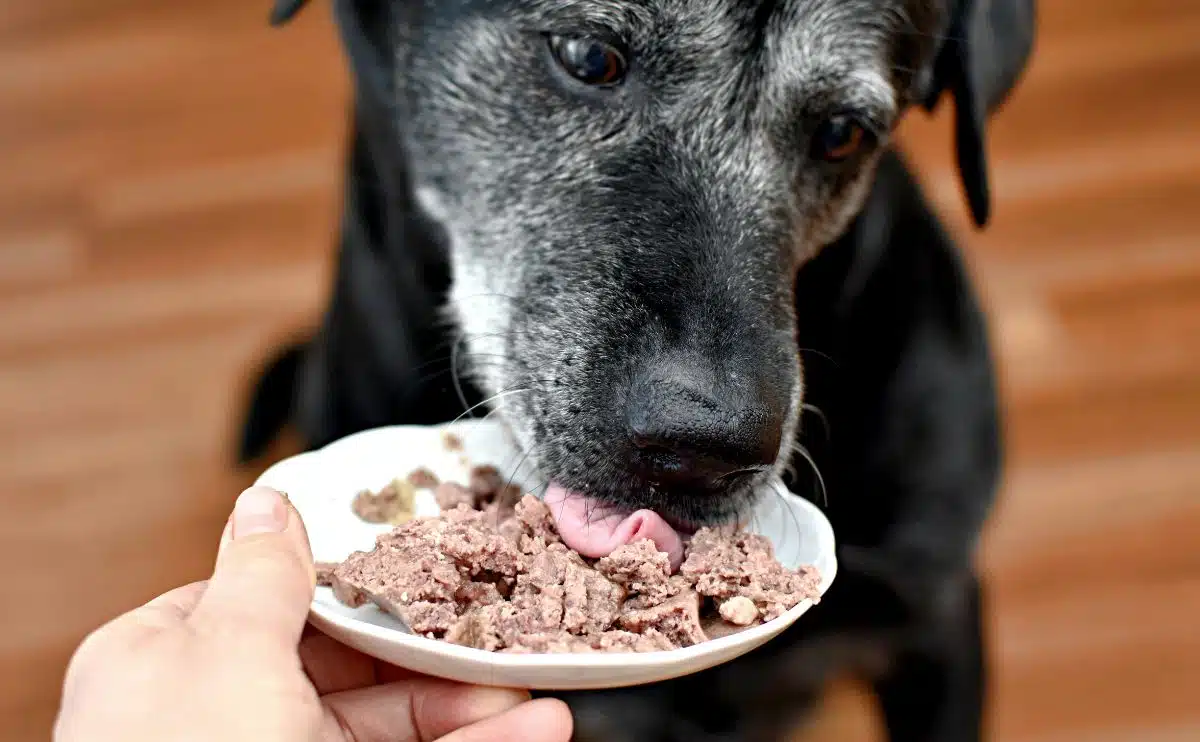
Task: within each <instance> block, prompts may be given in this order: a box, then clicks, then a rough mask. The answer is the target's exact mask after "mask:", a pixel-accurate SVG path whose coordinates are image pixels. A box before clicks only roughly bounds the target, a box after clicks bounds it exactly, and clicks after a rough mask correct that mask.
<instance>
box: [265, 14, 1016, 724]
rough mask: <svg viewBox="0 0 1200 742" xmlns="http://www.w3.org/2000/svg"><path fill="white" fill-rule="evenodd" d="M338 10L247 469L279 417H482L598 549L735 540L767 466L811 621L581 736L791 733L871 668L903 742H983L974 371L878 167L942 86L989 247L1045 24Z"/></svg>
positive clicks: (594, 704)
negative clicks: (337, 118) (319, 303)
mask: <svg viewBox="0 0 1200 742" xmlns="http://www.w3.org/2000/svg"><path fill="white" fill-rule="evenodd" d="M303 5H304V0H280V2H279V3H278V6H277V7H276V9H275V20H276V22H279V23H282V22H283V21H286V20H287V19H288V18H290V17H291V16H292V15H294V14H295V13H296V12H297V11H298V10H299V9H300V8H301V7H302V6H303ZM334 9H335V13H336V17H337V20H338V23H339V26H340V29H341V32H342V35H343V41H344V44H345V48H346V50H347V52H348V56H349V59H350V62H351V66H352V68H353V71H354V81H355V86H354V92H355V97H354V107H353V117H354V118H353V141H352V143H351V146H350V148H349V153H348V163H347V174H346V185H345V189H346V193H345V214H344V220H343V225H342V235H341V245H340V252H339V257H338V264H337V277H336V284H335V286H334V292H333V297H332V301H331V304H330V306H329V308H328V310H327V312H326V314H325V317H324V320H323V322H322V324H321V326H320V327H319V329H318V330H317V331H316V332H315V333H314V334H313V335H312V336H311V337H308V338H305V339H304V340H303V341H301V342H299V343H297V344H295V345H293V346H290V347H288V348H286V349H284V350H283V351H282V352H281V353H280V354H279V355H278V356H276V357H275V358H274V359H273V360H272V361H271V362H270V363H269V364H268V365H267V367H266V369H265V370H264V372H263V374H262V376H261V377H260V378H259V381H258V384H257V386H256V389H255V392H254V395H253V399H252V400H251V402H250V409H249V412H248V417H247V420H246V424H245V428H244V431H243V440H242V446H241V457H242V459H243V460H250V459H253V458H255V457H257V456H259V455H261V454H262V453H263V451H264V450H265V449H266V447H267V446H268V445H269V444H270V442H271V441H272V440H273V438H274V437H275V435H276V434H277V433H278V432H279V430H280V429H281V428H282V427H283V426H285V425H287V424H289V423H294V424H295V426H296V427H297V428H298V431H299V433H300V434H301V436H302V438H303V440H304V441H305V443H306V444H307V445H308V446H311V447H318V446H321V445H323V444H325V443H328V442H330V441H332V440H335V439H337V438H340V437H342V436H345V435H348V434H350V433H354V432H356V431H359V430H363V429H366V428H371V427H376V426H381V425H391V424H432V423H438V422H444V421H447V420H451V419H454V418H456V417H458V416H460V415H461V414H463V412H464V409H467V408H473V407H475V406H481V407H488V408H490V409H491V410H492V411H493V412H495V414H497V415H499V416H501V417H502V419H503V420H504V422H505V423H506V424H507V425H508V427H509V428H510V429H511V431H512V433H513V434H514V437H515V439H516V440H517V441H518V442H519V444H520V446H521V448H522V450H523V453H524V454H525V455H526V456H527V457H528V461H529V462H531V464H532V466H533V467H534V468H535V469H536V471H537V472H538V473H539V474H540V476H541V477H542V478H543V481H544V484H545V493H544V494H545V496H546V497H547V499H550V500H553V501H554V502H555V503H556V504H558V505H559V507H557V508H555V511H556V512H557V513H558V520H559V528H560V531H562V533H563V537H564V539H565V540H567V541H568V543H570V544H571V545H572V546H574V547H575V548H577V549H579V550H580V551H581V552H583V553H585V554H588V555H590V556H601V555H603V554H605V553H607V551H609V550H611V549H612V548H613V545H614V544H615V543H619V542H620V540H621V539H622V533H625V532H627V531H628V530H629V528H628V519H629V518H632V517H634V515H635V514H636V515H637V516H638V517H639V518H640V519H641V520H640V521H639V528H643V527H644V529H645V530H644V532H645V533H647V534H651V535H652V536H653V537H654V538H655V540H656V542H659V543H660V545H662V543H663V541H664V540H668V541H669V540H670V539H671V538H672V537H673V534H678V533H679V532H682V531H685V530H687V529H693V528H696V527H698V526H700V525H706V524H715V523H722V522H726V521H729V520H731V519H734V518H736V517H738V515H739V514H741V513H744V512H746V510H747V509H748V508H749V507H751V506H752V505H753V493H754V492H755V491H756V486H757V485H758V484H760V483H761V482H762V481H763V479H764V478H767V477H770V476H773V475H775V474H778V473H783V474H785V475H786V476H787V477H788V481H789V484H790V486H791V487H792V489H793V490H794V491H795V492H797V493H798V494H800V495H802V496H806V497H811V498H814V499H815V501H816V502H817V503H818V504H820V505H821V506H823V507H824V508H825V510H826V512H827V514H828V515H829V518H830V520H831V521H832V523H833V526H834V530H835V532H836V534H837V536H838V539H839V542H840V548H839V560H840V562H841V569H840V573H839V578H838V580H837V582H836V583H835V585H834V586H833V588H832V590H831V591H830V592H829V594H828V595H827V596H826V599H825V601H824V602H823V604H822V605H821V606H820V607H819V608H818V609H816V610H814V611H812V612H810V613H809V614H807V615H806V616H805V617H804V618H803V619H801V620H800V621H799V622H798V623H797V624H796V625H795V626H794V627H793V628H792V629H790V630H789V631H788V632H786V633H785V634H784V635H783V636H782V637H781V638H779V639H777V640H775V641H772V642H770V643H768V644H767V645H766V646H764V647H763V648H762V649H760V650H758V651H756V652H754V653H752V654H750V655H748V656H746V657H744V658H742V659H740V660H737V661H734V662H732V663H730V664H728V665H725V666H722V667H719V668H716V669H714V670H711V671H707V672H704V673H701V674H698V675H694V676H691V677H688V678H683V679H680V680H677V681H673V682H669V683H664V684H661V685H656V686H649V687H641V688H632V689H626V690H620V691H610V692H603V693H577V694H567V696H566V698H567V700H568V701H569V702H570V703H571V705H572V707H573V710H574V712H575V715H576V721H577V732H576V736H577V738H578V739H580V740H597V742H625V741H628V742H685V741H686V742H693V741H695V740H718V739H719V740H745V741H747V742H750V741H754V742H758V741H760V740H774V739H779V738H780V735H782V734H784V733H785V731H786V729H787V728H788V725H789V724H790V723H792V722H794V721H795V718H796V715H797V714H798V713H800V712H801V711H803V710H804V708H805V706H806V704H807V702H809V701H810V700H812V699H813V698H815V697H816V695H817V694H818V693H819V692H820V690H821V688H822V686H823V684H824V683H825V682H826V681H827V679H828V677H829V676H830V675H831V674H833V673H843V672H857V673H860V674H861V675H862V676H863V677H864V678H865V679H866V680H868V681H869V682H870V683H872V685H873V687H874V689H875V690H876V692H877V694H878V698H879V700H880V703H881V707H882V711H883V716H884V719H885V721H886V725H887V729H888V733H889V737H890V739H891V740H892V742H968V741H970V740H977V739H980V737H981V735H982V729H983V723H982V720H983V715H984V708H985V697H986V693H985V687H986V682H985V681H986V662H985V657H986V651H985V643H984V641H983V638H982V630H981V612H982V608H981V599H982V598H981V592H982V591H981V587H980V581H979V579H978V576H977V571H976V569H975V566H974V559H973V557H974V553H973V552H974V546H975V542H976V539H977V537H978V535H979V532H980V529H981V527H982V525H983V523H984V521H985V518H986V516H987V514H988V513H989V510H990V507H991V504H992V501H993V498H994V493H995V489H996V483H997V479H998V476H999V471H1000V468H1001V458H1002V457H1001V443H1000V438H1001V436H1000V419H999V413H998V409H997V399H996V390H995V384H994V371H993V364H992V358H991V352H990V348H989V340H988V334H987V328H986V322H985V319H984V317H983V316H982V313H981V311H980V308H979V306H978V303H977V300H976V297H975V294H974V291H973V289H972V287H971V284H970V281H969V278H968V276H967V275H966V273H965V271H964V268H963V265H962V262H961V258H960V255H959V253H958V250H957V248H956V247H955V245H954V243H953V241H952V239H951V238H950V237H949V236H948V235H947V233H946V231H945V230H944V229H943V228H942V227H941V226H940V224H939V222H938V220H937V218H936V217H935V215H934V214H933V212H932V210H931V208H930V207H929V206H928V204H927V203H926V201H925V200H924V197H923V196H922V194H921V191H920V189H919V187H918V185H917V183H916V182H915V180H914V178H913V177H912V175H911V174H910V172H909V170H908V169H907V167H906V165H905V164H904V163H903V161H902V159H901V158H900V156H899V155H898V154H897V153H896V152H895V151H894V149H892V148H891V147H890V140H891V136H892V134H893V132H894V131H895V128H896V125H897V122H898V121H899V120H900V118H901V116H902V115H903V114H904V113H905V112H906V111H908V110H909V109H910V108H913V107H916V106H920V107H925V108H932V107H933V106H934V105H935V104H936V103H937V102H938V101H939V99H940V98H941V97H943V94H948V95H949V97H951V98H952V99H953V103H954V106H955V118H956V129H955V134H956V147H957V154H958V163H959V168H960V172H961V175H962V178H963V183H964V190H965V193H966V196H967V201H968V204H969V207H970V209H971V213H972V215H973V217H974V219H975V222H976V224H978V225H979V226H983V225H984V224H985V223H986V221H987V219H988V215H989V195H988V180H987V168H986V157H985V153H986V147H985V141H984V139H985V137H984V134H985V129H986V121H987V118H988V116H989V115H990V114H991V113H992V112H993V111H994V110H995V109H996V108H997V107H998V106H999V105H1000V104H1001V102H1002V101H1003V100H1004V99H1005V98H1006V97H1007V95H1008V93H1009V92H1010V91H1011V89H1012V88H1014V87H1015V85H1016V83H1017V80H1018V79H1019V77H1020V75H1021V73H1022V71H1023V69H1024V68H1025V65H1026V63H1027V60H1028V58H1029V56H1030V52H1031V47H1032V39H1033V33H1034V18H1033V2H1032V0H991V1H988V0H490V1H489V0H436V1H435V0H425V1H424V2H422V1H419V0H392V1H391V2H366V0H335V2H334ZM626 535H627V534H626Z"/></svg>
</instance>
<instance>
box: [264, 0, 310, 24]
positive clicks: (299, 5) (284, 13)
mask: <svg viewBox="0 0 1200 742" xmlns="http://www.w3.org/2000/svg"><path fill="white" fill-rule="evenodd" d="M305 5H308V0H275V7H274V8H272V9H271V25H272V26H282V25H283V24H285V23H287V22H288V21H290V20H292V19H293V18H295V17H296V14H297V13H299V12H300V11H301V10H303V9H304V6H305Z"/></svg>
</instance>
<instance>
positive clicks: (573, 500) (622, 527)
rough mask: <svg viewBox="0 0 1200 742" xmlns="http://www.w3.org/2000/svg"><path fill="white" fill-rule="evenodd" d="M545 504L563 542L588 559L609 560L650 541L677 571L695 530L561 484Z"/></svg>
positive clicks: (549, 492) (552, 488) (551, 490)
mask: <svg viewBox="0 0 1200 742" xmlns="http://www.w3.org/2000/svg"><path fill="white" fill-rule="evenodd" d="M545 502H546V504H547V505H548V506H549V507H550V512H551V513H552V514H553V516H554V522H555V525H557V526H558V533H559V535H560V536H562V539H563V541H564V542H565V543H566V544H567V546H569V547H571V548H572V549H574V550H575V551H577V552H579V553H580V554H581V555H583V556H585V557H589V558H592V559H598V558H601V557H606V556H608V555H609V554H611V553H612V552H613V551H615V550H616V549H618V548H620V547H621V546H624V545H625V544H629V543H633V542H635V541H640V540H643V539H650V540H651V541H653V542H654V545H655V546H656V547H657V548H658V550H659V551H662V552H666V554H667V555H668V556H669V557H670V559H671V568H672V569H673V570H674V569H677V568H678V567H679V564H680V563H681V562H682V561H683V547H684V537H685V536H686V535H687V534H688V533H689V531H690V530H692V529H690V528H688V527H687V526H684V525H683V524H674V525H672V524H671V523H668V522H667V520H666V519H665V518H663V517H662V516H661V515H659V514H658V513H656V512H655V511H653V510H646V509H643V510H636V511H632V512H630V511H629V510H626V509H621V508H616V507H613V506H611V505H607V504H605V503H603V502H601V501H600V500H598V499H596V498H594V497H591V496H588V495H584V494H582V493H579V492H572V491H571V490H568V489H566V488H564V487H561V486H559V485H557V484H551V485H550V487H549V489H547V491H546V496H545Z"/></svg>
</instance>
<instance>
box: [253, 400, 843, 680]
mask: <svg viewBox="0 0 1200 742" xmlns="http://www.w3.org/2000/svg"><path fill="white" fill-rule="evenodd" d="M489 425H500V423H496V422H492V421H488V420H485V419H478V418H475V419H467V420H457V421H452V422H446V423H439V424H437V425H385V426H380V427H376V428H369V429H367V430H361V431H358V432H356V433H351V434H350V435H347V436H344V437H342V438H339V439H337V440H335V441H331V442H329V443H327V444H326V445H324V446H322V447H320V448H317V449H313V450H311V451H304V452H301V453H298V454H294V455H292V456H289V457H287V458H284V459H281V460H279V461H277V462H275V463H274V464H272V465H271V466H269V467H267V468H266V469H265V470H264V471H263V472H262V474H260V475H259V476H258V478H257V479H256V481H255V484H256V485H265V486H271V484H270V480H271V479H273V478H275V477H278V476H280V472H282V471H285V470H287V469H291V468H294V467H297V466H312V465H314V464H315V463H317V462H318V461H319V460H320V458H321V456H322V455H323V454H326V453H328V452H329V451H330V450H331V449H341V448H345V447H349V446H352V445H353V443H354V442H355V441H356V440H359V439H362V438H368V437H375V436H379V435H386V434H388V433H394V432H396V431H401V430H403V431H413V430H426V431H428V430H433V431H441V432H448V431H450V432H452V431H454V430H460V429H463V428H480V427H487V426H489ZM776 487H777V488H778V489H779V490H780V491H781V494H783V496H785V497H787V498H790V499H791V500H792V501H794V502H795V503H798V504H799V506H800V507H801V508H802V509H804V510H805V511H806V512H807V514H808V515H810V516H811V518H812V521H813V522H814V524H815V525H816V527H817V528H818V529H819V530H820V531H821V533H822V540H823V541H826V542H828V543H829V544H830V552H829V554H828V557H829V567H828V569H822V570H821V584H820V586H819V587H818V592H819V597H824V596H825V594H826V593H827V592H828V590H829V588H830V587H831V586H832V584H833V581H834V578H835V577H836V576H837V572H838V560H837V548H836V547H837V540H836V537H835V534H834V532H833V525H832V524H831V523H830V522H829V519H828V517H826V515H825V514H824V513H823V512H822V511H821V509H820V508H819V507H817V505H816V504H815V503H813V502H811V501H809V500H807V499H805V498H803V497H800V496H799V495H797V494H795V493H793V492H791V491H790V490H788V489H787V488H786V487H784V486H781V485H779V484H778V483H776ZM321 590H324V591H329V588H321V587H319V588H317V591H318V592H319V591H321ZM816 604H817V601H814V600H812V599H811V598H809V599H805V600H803V601H801V602H800V603H798V604H797V605H795V606H794V607H792V608H791V609H790V610H788V611H787V612H786V613H784V614H782V615H780V616H779V617H777V618H775V619H772V620H771V621H768V622H766V623H764V624H761V625H759V626H755V627H754V628H751V629H747V630H745V631H740V632H738V633H736V634H731V635H729V636H723V637H720V638H718V639H712V640H709V641H707V642H703V643H701V644H695V645H693V646H690V647H680V648H677V649H669V650H657V651H653V652H620V653H599V652H597V653H562V654H547V653H540V654H502V653H499V652H489V651H487V650H483V649H476V648H474V647H462V646H458V645H455V644H449V643H446V642H442V641H438V640H435V639H429V638H427V637H424V636H420V635H417V634H409V633H405V632H403V631H399V630H397V629H394V628H390V627H387V626H380V625H378V624H373V623H369V622H366V621H363V620H361V619H357V618H353V617H350V616H344V615H341V614H339V613H336V612H333V611H332V610H330V609H328V608H326V607H325V606H324V605H322V604H321V603H320V602H318V601H317V597H316V593H314V596H313V600H312V603H311V604H310V606H309V610H310V613H311V614H312V615H315V616H317V617H319V618H320V619H321V620H322V621H323V622H325V623H326V624H328V625H331V626H334V627H336V628H338V629H340V630H342V631H345V632H348V633H352V634H358V635H365V636H367V637H370V638H371V639H373V640H375V641H378V642H383V643H384V644H389V645H393V646H396V647H399V648H403V649H404V650H406V651H413V652H421V653H426V654H435V655H439V656H442V657H447V658H452V659H454V660H456V661H459V662H471V663H482V664H485V665H490V666H493V667H496V668H502V669H504V670H509V671H511V670H536V671H550V670H573V669H584V668H587V669H592V668H596V669H601V668H617V667H620V668H636V667H644V668H645V669H653V668H662V669H666V668H668V667H670V666H672V665H677V664H687V663H689V662H690V661H694V660H697V659H700V658H702V657H704V656H705V655H709V654H719V653H721V652H722V650H734V649H738V648H742V647H743V646H745V647H746V651H750V650H751V649H754V648H756V647H758V646H761V645H762V644H765V643H766V642H769V641H771V639H773V638H775V637H776V636H778V634H780V633H782V632H783V631H784V630H785V629H787V628H788V627H789V626H791V625H792V624H794V623H795V622H796V621H797V620H798V619H799V618H800V616H802V615H804V614H805V613H806V612H808V610H809V609H811V608H812V607H813V606H814V605H816ZM724 661H727V660H723V661H722V662H724ZM716 664H721V662H718V663H716ZM714 666H715V665H714Z"/></svg>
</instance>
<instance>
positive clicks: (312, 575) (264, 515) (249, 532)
mask: <svg viewBox="0 0 1200 742" xmlns="http://www.w3.org/2000/svg"><path fill="white" fill-rule="evenodd" d="M315 585H316V572H315V569H314V567H313V559H312V552H311V551H310V549H309V544H308V535H307V533H306V532H305V530H304V524H303V523H302V522H301V520H300V515H299V513H297V512H296V510H295V508H293V507H292V505H291V503H290V502H289V501H288V499H287V497H286V496H284V495H282V494H281V493H279V492H276V491H275V490H273V489H269V488H267V487H251V488H250V489H248V490H246V491H245V492H243V493H242V494H241V496H240V497H238V500H237V504H236V505H234V508H233V515H232V516H230V521H229V525H228V526H227V527H226V529H225V536H224V537H223V538H222V543H221V549H220V551H219V553H218V554H217V567H216V570H215V571H214V573H213V576H212V579H210V580H209V581H208V589H207V590H205V591H204V595H203V597H201V598H200V602H199V603H198V604H197V605H196V609H195V610H194V611H193V612H192V615H191V618H190V620H191V621H192V622H193V624H195V625H198V626H204V627H205V628H209V629H214V630H217V631H221V632H222V633H224V632H231V633H238V634H242V635H256V636H259V637H263V638H269V639H270V640H272V641H278V642H281V643H284V644H286V645H288V646H295V645H296V644H297V643H298V642H299V641H300V635H301V632H302V631H303V630H304V624H305V621H306V620H307V618H308V610H309V606H310V604H311V603H312V597H313V590H314V587H315Z"/></svg>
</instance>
